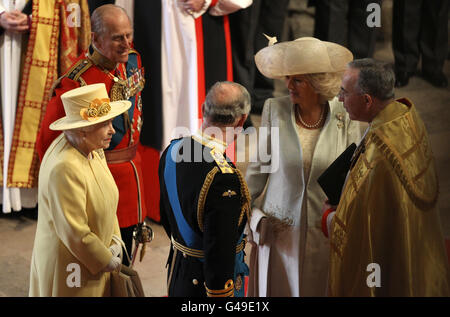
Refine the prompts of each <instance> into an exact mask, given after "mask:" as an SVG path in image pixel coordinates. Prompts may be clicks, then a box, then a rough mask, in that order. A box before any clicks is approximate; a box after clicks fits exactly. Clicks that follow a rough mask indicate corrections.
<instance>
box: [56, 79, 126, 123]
mask: <svg viewBox="0 0 450 317" xmlns="http://www.w3.org/2000/svg"><path fill="white" fill-rule="evenodd" d="M61 100H62V103H63V105H64V111H65V112H66V116H65V117H63V118H61V119H58V120H56V121H55V122H53V123H52V124H50V129H51V130H70V129H76V128H82V127H87V126H90V125H94V124H97V123H100V122H104V121H107V120H109V119H111V118H114V117H116V116H118V115H119V114H121V113H123V112H125V111H127V110H128V109H129V108H130V107H131V102H130V101H128V100H120V101H113V102H111V101H109V97H108V93H107V92H106V87H105V84H103V83H100V84H93V85H87V86H82V87H79V88H75V89H72V90H69V91H67V92H65V93H64V94H62V95H61Z"/></svg>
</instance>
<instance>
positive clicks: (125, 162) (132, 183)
mask: <svg viewBox="0 0 450 317" xmlns="http://www.w3.org/2000/svg"><path fill="white" fill-rule="evenodd" d="M91 23H92V44H91V46H90V48H89V50H88V52H86V53H84V54H82V55H81V56H80V57H79V58H78V60H77V61H76V62H75V63H74V64H73V65H72V67H71V68H70V69H69V71H68V72H67V73H66V74H65V75H63V76H62V77H61V78H59V79H58V80H57V81H56V83H55V84H54V87H55V89H54V91H53V97H52V98H51V100H50V101H49V103H48V106H47V110H46V113H45V117H44V119H43V121H42V124H41V129H40V132H39V135H38V140H37V150H38V153H39V156H40V158H41V159H42V157H43V156H44V154H45V151H46V150H47V148H48V146H49V145H50V144H51V142H52V141H53V140H54V139H55V138H56V137H57V136H58V135H59V133H60V131H52V130H50V129H49V125H50V123H51V122H53V121H55V120H57V119H58V118H61V117H63V116H64V115H65V113H64V107H63V105H62V101H61V98H60V96H61V95H62V94H63V93H65V92H66V91H68V90H71V89H74V88H77V87H80V86H84V85H89V84H94V83H104V84H105V86H106V89H107V91H108V95H109V98H110V100H111V101H117V100H129V101H131V103H132V106H131V107H130V109H129V110H128V111H127V112H125V113H124V114H123V115H121V116H117V117H116V118H115V119H114V120H113V126H114V130H115V131H116V133H115V134H114V135H113V138H112V140H111V145H110V147H109V148H108V149H107V150H105V156H106V160H107V162H108V167H109V169H110V170H111V173H112V175H113V177H114V180H115V181H116V184H117V187H118V189H119V205H118V207H117V217H118V220H119V226H120V228H121V234H122V239H123V240H124V242H125V244H126V246H127V250H128V252H129V253H130V252H131V247H132V237H133V230H134V229H135V227H136V225H137V224H140V226H142V223H143V221H144V219H145V217H146V214H147V213H146V207H145V203H144V199H143V197H142V195H143V186H142V183H143V178H142V171H141V164H142V163H141V157H140V155H139V152H137V147H138V144H139V134H140V130H141V126H142V120H141V113H142V101H141V90H142V88H143V87H144V69H143V68H142V64H141V58H140V55H139V53H138V52H137V51H135V50H134V49H132V47H131V46H132V40H133V28H132V25H131V22H130V19H129V18H128V16H127V14H126V13H125V11H124V10H123V9H122V8H121V7H118V6H114V5H104V6H101V7H99V8H97V9H96V10H95V11H94V12H93V14H92V17H91ZM144 227H146V226H144ZM124 258H126V257H124Z"/></svg>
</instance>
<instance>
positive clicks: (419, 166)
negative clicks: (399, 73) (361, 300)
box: [329, 99, 450, 296]
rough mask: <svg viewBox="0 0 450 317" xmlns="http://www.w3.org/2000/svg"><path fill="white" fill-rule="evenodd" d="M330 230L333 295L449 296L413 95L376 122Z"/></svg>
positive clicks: (433, 180) (431, 174)
mask: <svg viewBox="0 0 450 317" xmlns="http://www.w3.org/2000/svg"><path fill="white" fill-rule="evenodd" d="M362 143H363V148H362V151H361V154H360V155H359V157H358V158H357V160H356V163H355V164H354V166H353V167H352V169H351V170H350V172H349V175H348V177H347V182H346V184H345V187H344V189H343V192H342V196H341V200H340V203H339V206H338V208H337V210H336V214H335V216H334V218H333V220H332V223H331V228H330V233H331V235H330V242H331V251H330V275H329V292H330V295H331V296H449V295H450V291H449V280H450V278H449V276H450V275H449V268H448V262H447V256H446V253H445V247H444V238H443V235H442V230H441V227H440V222H439V214H438V210H437V208H436V202H437V198H438V191H439V188H438V179H437V174H436V168H435V163H434V159H433V155H432V151H431V145H430V143H429V141H428V135H427V132H426V130H425V126H424V124H423V121H422V120H421V119H420V117H419V115H418V113H417V111H416V110H415V107H414V105H413V104H412V103H411V102H410V101H409V100H407V99H401V100H398V101H395V102H392V103H391V104H389V105H388V106H387V107H386V108H385V109H383V110H382V111H381V112H380V113H379V114H378V115H377V116H376V117H375V119H374V120H373V121H372V123H371V125H370V128H369V131H368V133H367V134H366V137H365V138H364V140H363V141H362Z"/></svg>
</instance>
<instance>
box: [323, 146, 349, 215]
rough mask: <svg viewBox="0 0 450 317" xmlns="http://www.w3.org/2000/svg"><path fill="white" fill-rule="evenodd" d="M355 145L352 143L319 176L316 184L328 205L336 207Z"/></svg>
mask: <svg viewBox="0 0 450 317" xmlns="http://www.w3.org/2000/svg"><path fill="white" fill-rule="evenodd" d="M355 150H356V144H355V143H352V144H350V146H349V147H348V148H346V149H345V151H344V152H342V153H341V155H339V156H338V158H337V159H336V160H335V161H334V162H333V163H331V165H330V166H328V167H327V169H326V170H325V171H324V172H323V173H322V175H320V176H319V178H318V179H317V182H318V183H319V185H320V187H322V189H323V191H324V192H325V194H326V195H327V197H328V200H329V203H330V205H333V206H337V205H338V204H339V199H340V197H341V192H342V187H343V186H344V182H345V178H346V177H347V173H348V170H349V169H350V164H351V160H352V156H353V153H354V152H355Z"/></svg>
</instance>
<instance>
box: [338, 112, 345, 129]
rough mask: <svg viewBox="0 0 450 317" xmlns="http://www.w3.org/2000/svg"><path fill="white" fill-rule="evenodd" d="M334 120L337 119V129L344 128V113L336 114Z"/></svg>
mask: <svg viewBox="0 0 450 317" xmlns="http://www.w3.org/2000/svg"><path fill="white" fill-rule="evenodd" d="M336 119H338V122H337V127H338V129H340V128H342V127H343V126H344V119H345V113H344V112H338V113H336Z"/></svg>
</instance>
